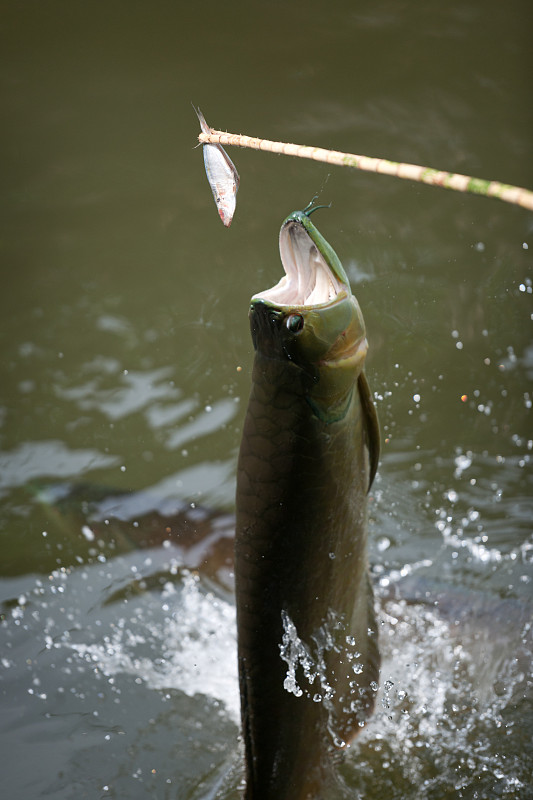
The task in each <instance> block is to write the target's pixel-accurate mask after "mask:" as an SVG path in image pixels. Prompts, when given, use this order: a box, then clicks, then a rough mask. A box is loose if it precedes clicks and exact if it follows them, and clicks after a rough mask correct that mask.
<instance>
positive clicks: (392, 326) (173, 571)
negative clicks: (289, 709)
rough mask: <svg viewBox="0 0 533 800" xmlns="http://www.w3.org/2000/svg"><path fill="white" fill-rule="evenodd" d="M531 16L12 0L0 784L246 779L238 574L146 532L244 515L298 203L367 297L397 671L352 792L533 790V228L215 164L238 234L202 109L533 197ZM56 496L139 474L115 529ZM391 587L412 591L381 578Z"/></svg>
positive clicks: (295, 163) (117, 508) (482, 9)
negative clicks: (210, 568) (185, 509)
mask: <svg viewBox="0 0 533 800" xmlns="http://www.w3.org/2000/svg"><path fill="white" fill-rule="evenodd" d="M531 23H532V13H531V6H530V4H528V3H526V2H522V1H521V0H511V2H508V3H506V4H503V3H500V2H495V0H489V1H488V2H484V3H474V2H458V0H452V1H451V2H448V3H445V4H443V3H438V2H435V1H434V0H430V2H426V3H424V4H416V3H404V2H382V3H379V2H378V3H375V2H358V3H354V2H348V1H347V0H344V1H343V2H336V3H330V4H326V3H318V2H315V0H307V2H305V3H303V2H297V3H281V2H269V3H263V4H261V5H259V4H250V3H248V4H244V3H242V4H241V3H234V4H221V3H213V2H204V3H201V4H200V3H198V4H194V5H193V4H187V5H186V6H185V5H183V6H182V4H178V3H170V2H168V3H166V2H153V3H140V2H109V3H106V4H103V3H82V2H78V1H74V2H72V1H69V2H66V1H65V2H62V1H60V0H50V1H49V2H46V3H42V2H19V3H3V4H2V25H1V32H0V36H1V42H0V86H1V95H2V101H1V112H0V113H1V114H2V123H1V125H0V144H1V146H0V153H1V155H0V158H1V160H2V169H1V174H2V180H1V185H0V198H1V200H0V202H1V215H0V218H1V223H0V225H1V233H0V254H1V256H0V257H1V262H0V268H1V278H2V284H1V285H2V289H1V292H0V320H1V321H0V337H1V339H0V342H1V363H0V448H1V449H0V492H1V494H0V499H1V507H0V536H1V556H0V570H1V580H0V590H1V600H2V603H3V607H2V625H1V626H0V691H1V695H0V697H1V704H2V710H1V713H0V752H1V753H2V793H3V795H4V796H5V797H10V798H13V799H15V798H25V799H26V798H44V797H51V798H64V799H65V800H67V798H82V797H83V798H96V797H102V798H104V797H113V798H124V799H125V798H128V800H133V798H137V797H138V798H141V797H142V798H147V797H153V798H169V799H170V798H179V800H185V798H194V800H199V798H208V797H209V798H211V797H215V796H220V797H222V798H227V800H230V798H235V797H236V796H237V795H236V787H237V786H238V784H239V781H240V780H241V777H242V767H241V755H240V750H239V747H238V740H237V737H238V726H237V713H238V711H237V709H238V698H237V689H236V676H235V673H236V668H235V632H234V609H233V603H232V596H231V591H230V590H228V589H226V588H224V586H225V584H224V581H222V584H224V585H222V584H221V583H220V581H219V582H217V580H215V581H213V579H212V576H211V577H206V576H205V575H203V574H201V575H200V576H198V575H197V574H196V573H195V572H193V573H189V572H187V570H185V569H184V568H183V564H184V562H186V559H185V557H184V555H183V553H182V551H180V550H178V549H177V548H176V547H175V545H173V544H171V545H170V546H166V547H161V546H159V547H158V546H155V547H153V548H150V549H144V550H136V549H134V547H133V545H134V542H135V541H136V539H135V537H136V536H138V532H139V527H138V525H137V523H139V520H140V519H141V518H142V517H143V514H145V512H150V511H159V512H161V513H167V512H169V511H170V510H172V508H173V507H174V506H176V505H177V504H179V501H183V502H185V503H194V504H195V505H197V504H198V505H202V506H205V507H208V508H211V509H215V508H216V509H221V510H225V511H229V512H231V511H232V509H233V504H234V498H233V493H234V475H235V460H236V453H237V448H238V443H239V435H240V428H241V424H242V418H243V414H244V408H245V404H246V397H247V393H248V387H249V381H250V365H251V359H252V349H251V342H250V337H249V333H248V323H247V308H248V300H249V297H250V296H251V295H252V294H253V293H254V292H256V291H258V290H260V289H263V288H265V287H266V286H268V285H271V284H272V283H273V282H274V281H276V280H277V279H278V278H279V276H280V274H281V268H280V264H279V257H278V252H277V235H278V230H279V226H280V224H281V221H282V219H283V218H284V217H285V216H286V215H287V214H288V213H290V212H291V211H293V210H294V209H296V208H301V207H303V206H305V205H306V204H307V203H308V202H309V200H310V199H311V198H312V197H313V195H314V194H316V193H320V199H321V200H322V201H323V202H329V201H332V203H333V206H332V210H331V211H324V212H319V214H320V216H318V215H317V217H315V221H316V223H317V224H318V226H319V228H320V230H321V231H322V232H323V233H324V235H325V236H326V237H327V238H328V239H329V241H330V242H331V243H332V244H333V246H334V247H335V249H336V250H337V252H338V254H339V256H340V257H341V259H342V261H343V263H344V264H345V266H346V268H347V270H348V273H349V275H350V278H351V280H352V284H353V288H354V291H355V293H356V294H357V296H358V299H359V301H360V304H361V307H362V309H363V311H364V314H365V318H366V322H367V328H368V335H369V341H370V355H369V360H368V370H367V372H368V377H369V381H370V383H371V386H372V388H373V390H374V391H375V393H376V399H377V403H378V410H379V414H380V419H381V425H382V431H383V439H384V442H383V455H382V459H381V464H380V471H379V476H378V481H377V483H376V491H375V492H374V495H373V500H372V508H371V517H372V519H371V537H372V547H371V561H372V569H373V574H374V578H375V581H376V585H377V588H378V590H379V593H380V595H381V597H380V601H379V604H380V609H381V611H380V621H381V628H382V632H381V641H382V648H383V653H384V666H383V675H382V683H383V686H382V694H381V697H380V700H379V702H378V710H377V713H376V715H375V717H374V719H373V720H372V722H371V723H370V725H369V726H368V728H367V729H366V731H365V732H364V733H363V734H362V736H361V737H360V740H359V741H358V742H357V744H356V745H355V746H354V747H353V748H352V750H351V751H350V753H349V755H348V758H347V761H346V764H345V765H344V767H343V775H344V778H345V780H346V783H347V786H348V787H349V793H350V795H351V796H353V797H354V798H355V797H365V798H384V797H387V798H431V799H433V798H445V797H450V798H451V797H463V798H491V797H504V798H507V797H520V798H526V797H532V796H533V782H532V781H531V777H530V776H531V772H532V770H533V757H532V752H531V740H532V731H533V715H532V712H531V677H530V665H531V652H532V646H531V630H530V627H529V626H530V617H531V605H530V601H531V578H532V568H531V561H532V550H533V539H532V535H531V527H532V518H533V502H532V480H531V453H532V448H533V427H532V425H531V405H532V402H533V337H532V326H533V323H532V320H533V303H532V278H533V270H532V252H533V235H532V228H533V216H532V214H531V213H530V212H527V211H525V210H523V209H519V208H515V207H512V206H507V205H506V204H503V203H500V202H499V201H496V200H488V199H484V198H479V197H474V196H472V197H470V196H468V197H467V196H464V195H460V194H457V193H452V192H446V191H444V190H440V189H434V188H429V187H423V186H419V185H417V184H410V183H408V182H405V181H399V180H397V179H393V178H386V177H383V176H377V175H367V174H358V173H356V172H354V171H349V170H346V169H339V168H334V167H327V166H326V165H320V164H315V163H312V162H305V161H302V160H299V159H289V158H284V157H278V156H273V155H269V154H259V153H254V152H251V151H237V150H233V151H232V152H231V156H232V157H233V158H234V160H235V162H236V165H237V168H238V169H239V171H240V174H241V188H240V192H239V196H238V206H237V212H236V215H235V219H234V223H233V226H232V227H231V229H230V230H226V229H224V228H223V226H222V224H221V223H220V222H219V220H218V217H217V214H216V210H215V207H214V204H213V201H212V198H211V195H210V192H209V189H208V186H207V183H206V180H205V175H204V172H203V159H202V153H201V149H197V150H195V149H193V148H194V146H195V143H196V135H197V132H198V125H197V121H196V117H195V115H194V112H193V111H192V109H191V106H190V101H191V100H192V101H194V102H195V103H198V104H199V105H200V107H201V108H202V110H203V111H204V113H205V115H206V117H207V120H208V122H209V123H210V124H211V125H213V126H214V127H218V128H222V129H225V128H227V129H229V130H231V131H234V132H239V131H242V132H245V133H248V134H251V135H258V136H262V137H265V138H272V139H281V140H285V141H296V142H299V143H305V144H313V145H316V146H323V147H329V148H332V149H339V150H345V151H350V152H356V153H362V154H366V155H373V156H382V157H385V158H389V159H393V160H404V161H411V162H414V163H418V164H423V165H427V166H433V167H438V168H442V169H449V170H452V171H458V172H465V173H467V174H472V175H476V176H479V177H483V178H493V179H498V180H502V181H505V182H509V183H516V184H518V185H523V186H528V187H529V188H532V187H533V167H532V158H531V144H532V141H533V104H532V102H531V78H532V60H533V57H532V53H533V49H532V48H531ZM238 366H240V367H242V370H241V371H237V367H238ZM463 396H466V397H464V398H463V399H462V397H463ZM47 482H51V483H54V484H55V485H56V488H55V489H54V492H55V496H58V494H60V493H61V488H57V485H58V484H59V486H60V487H61V486H63V485H64V484H65V483H66V482H73V483H75V484H78V483H80V482H86V483H91V484H95V485H100V486H104V487H105V486H107V487H114V488H115V489H117V490H118V489H125V490H126V489H127V490H135V492H134V493H133V494H128V495H127V499H126V500H122V501H119V500H115V501H113V502H110V503H108V506H107V507H104V511H103V517H104V518H107V519H108V520H111V521H110V522H109V525H108V528H109V530H114V528H113V524H114V523H113V521H112V519H111V518H112V517H113V515H115V516H116V515H117V514H120V513H122V516H124V517H126V518H127V521H126V522H125V523H124V526H123V528H122V529H121V534H120V536H122V539H121V538H120V537H118V535H117V536H115V535H114V534H113V533H108V534H106V531H105V529H104V530H103V531H100V532H97V533H96V534H95V525H94V524H93V521H92V518H91V517H90V513H89V510H88V507H86V506H83V505H82V506H79V504H78V511H79V512H80V513H79V514H78V516H75V515H74V516H72V515H70V512H68V511H66V510H64V509H58V508H56V507H55V506H54V505H51V503H50V498H51V496H52V494H53V493H51V492H50V490H47V492H45V493H44V494H43V492H42V490H41V489H39V488H37V487H42V485H43V483H44V484H46V483H47ZM142 490H147V492H143V491H142ZM104 495H105V491H104ZM83 496H85V495H83ZM89 496H91V493H90V492H89V490H87V497H89ZM128 503H129V505H128ZM193 510H194V509H193ZM139 525H140V523H139ZM91 526H92V527H91ZM93 537H94V538H93ZM192 561H194V558H192ZM216 570H217V568H216V567H215V578H216V577H217V576H218V578H220V574H219V573H217V571H216ZM402 580H403V581H404V586H405V587H406V588H405V589H404V590H403V596H404V597H405V596H407V598H408V600H409V595H410V596H411V597H412V596H414V594H416V593H418V595H420V592H422V593H424V592H425V591H427V592H428V593H429V594H428V597H429V598H430V603H429V604H422V603H415V604H412V603H410V602H407V601H406V600H405V599H402V600H398V599H396V598H395V597H394V596H393V597H391V596H390V595H389V592H390V589H391V587H397V586H398V585H399V584H401V583H402ZM395 591H396V589H395V588H394V592H395ZM394 592H393V594H394ZM435 597H438V598H439V603H438V606H434V605H433V602H434V598H435ZM217 792H219V794H217Z"/></svg>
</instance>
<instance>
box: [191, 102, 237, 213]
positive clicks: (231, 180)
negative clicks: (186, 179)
mask: <svg viewBox="0 0 533 800" xmlns="http://www.w3.org/2000/svg"><path fill="white" fill-rule="evenodd" d="M193 108H194V106H193ZM194 110H195V111H196V114H197V116H198V119H199V121H200V127H201V128H202V131H203V132H204V133H211V128H210V127H209V125H208V124H207V122H206V121H205V117H204V115H203V114H202V112H201V111H200V109H199V108H194ZM203 148H204V164H205V171H206V174H207V180H208V181H209V186H210V187H211V191H212V192H213V197H214V199H215V203H216V206H217V208H218V214H219V217H220V219H221V220H222V222H223V223H224V225H225V226H226V228H229V226H230V225H231V220H232V219H233V215H234V214H235V206H236V203H237V190H238V188H239V181H240V178H239V173H238V172H237V170H236V169H235V164H234V163H233V161H232V160H231V158H230V157H229V156H228V154H227V153H226V151H225V150H224V148H223V147H222V146H221V145H219V144H204V146H203Z"/></svg>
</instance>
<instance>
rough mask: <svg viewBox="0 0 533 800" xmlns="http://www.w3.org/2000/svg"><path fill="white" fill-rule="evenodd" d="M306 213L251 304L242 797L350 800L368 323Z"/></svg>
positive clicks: (365, 648)
mask: <svg viewBox="0 0 533 800" xmlns="http://www.w3.org/2000/svg"><path fill="white" fill-rule="evenodd" d="M310 213H311V211H306V212H304V211H296V212H294V213H293V214H291V215H290V216H289V217H287V219H286V220H285V221H284V223H283V225H282V227H281V232H280V254H281V261H282V264H283V267H284V270H285V273H286V274H285V276H284V277H283V278H282V279H281V280H280V282H279V283H278V284H277V285H276V286H274V287H273V288H272V289H268V290H267V291H263V292H260V293H259V294H256V295H254V297H253V298H252V301H251V307H250V323H251V332H252V339H253V344H254V348H255V359H254V365H253V374H252V389H251V395H250V399H249V404H248V409H247V413H246V418H245V423H244V430H243V436H242V443H241V448H240V454H239V462H238V473H237V525H236V541H235V581H236V601H237V632H238V661H239V681H240V691H241V717H242V731H243V738H244V746H245V760H246V779H247V788H246V795H245V797H246V800H304V798H305V799H306V800H307V799H308V798H313V800H317V799H318V798H323V799H324V800H330V799H331V798H337V797H345V793H344V792H343V790H342V787H341V784H340V783H339V781H338V779H337V777H336V770H335V762H336V760H337V758H338V756H339V751H342V749H343V748H344V747H345V746H346V745H347V744H348V743H349V742H350V740H351V739H353V737H354V736H355V735H356V734H357V733H358V731H359V730H360V729H361V727H362V726H363V725H364V723H365V720H366V719H367V717H368V716H369V715H370V714H371V711H372V708H373V703H374V697H375V692H376V690H377V681H378V673H379V652H378V645H377V632H376V620H375V616H374V606H373V593H372V588H371V585H370V581H369V577H368V567H367V495H368V491H369V488H370V486H371V483H372V480H373V477H374V475H375V472H376V467H377V461H378V454H379V427H378V421H377V415H376V411H375V408H374V403H373V400H372V398H371V394H370V390H369V387H368V383H367V381H366V378H365V375H364V372H363V365H364V361H365V356H366V352H367V340H366V333H365V325H364V321H363V317H362V314H361V311H360V308H359V305H358V303H357V300H356V299H355V297H354V296H353V295H352V293H351V290H350V286H349V282H348V278H347V276H346V274H345V272H344V269H343V267H342V265H341V263H340V261H339V259H338V257H337V255H336V254H335V252H334V251H333V249H332V248H331V246H330V245H329V244H328V242H326V240H325V239H324V238H323V237H322V236H321V234H320V233H319V232H318V230H317V229H316V227H315V226H314V225H313V223H312V222H311V220H310V219H309V214H310Z"/></svg>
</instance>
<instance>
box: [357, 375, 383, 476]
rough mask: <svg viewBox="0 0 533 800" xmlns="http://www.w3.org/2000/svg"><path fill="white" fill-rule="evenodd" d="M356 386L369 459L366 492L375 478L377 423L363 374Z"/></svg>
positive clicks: (374, 407)
mask: <svg viewBox="0 0 533 800" xmlns="http://www.w3.org/2000/svg"><path fill="white" fill-rule="evenodd" d="M357 386H358V389H359V397H360V398H361V407H362V409H363V426H364V429H365V436H366V445H367V447H368V455H369V459H370V477H369V481H368V491H370V487H371V486H372V482H373V480H374V478H375V476H376V472H377V468H378V461H379V446H380V435H379V422H378V414H377V411H376V406H375V405H374V401H373V399H372V392H371V391H370V386H369V385H368V381H367V379H366V375H365V373H364V372H361V374H360V375H359V379H358V382H357Z"/></svg>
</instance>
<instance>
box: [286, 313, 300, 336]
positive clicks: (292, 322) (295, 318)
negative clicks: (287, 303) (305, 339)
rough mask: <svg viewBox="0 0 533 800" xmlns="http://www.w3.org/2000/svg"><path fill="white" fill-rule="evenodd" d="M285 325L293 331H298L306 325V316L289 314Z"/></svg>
mask: <svg viewBox="0 0 533 800" xmlns="http://www.w3.org/2000/svg"><path fill="white" fill-rule="evenodd" d="M285 325H286V326H287V328H288V329H289V330H290V332H291V333H298V332H299V331H301V330H302V328H303V326H304V318H303V317H302V315H301V314H289V316H288V317H287V319H286V320H285Z"/></svg>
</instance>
